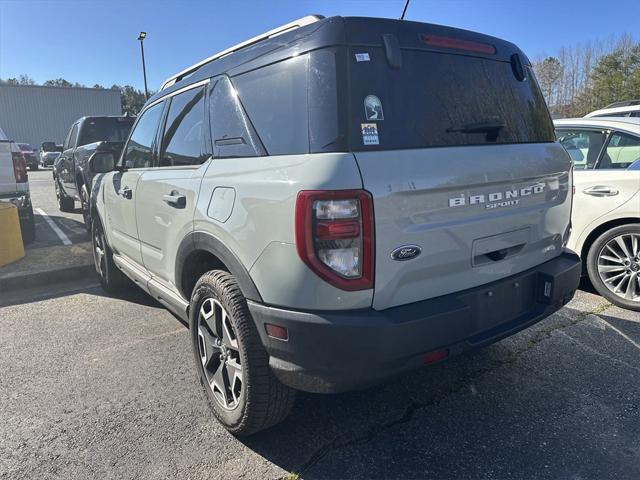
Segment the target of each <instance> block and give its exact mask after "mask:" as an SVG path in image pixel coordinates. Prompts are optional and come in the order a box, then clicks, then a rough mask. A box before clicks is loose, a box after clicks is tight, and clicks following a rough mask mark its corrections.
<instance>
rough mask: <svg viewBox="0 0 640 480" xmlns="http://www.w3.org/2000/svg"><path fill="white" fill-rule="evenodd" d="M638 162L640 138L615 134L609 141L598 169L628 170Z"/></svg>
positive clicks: (639, 157)
mask: <svg viewBox="0 0 640 480" xmlns="http://www.w3.org/2000/svg"><path fill="white" fill-rule="evenodd" d="M637 160H640V138H638V137H634V136H631V135H627V134H626V133H620V132H615V133H614V134H613V135H611V138H610V139H609V143H608V144H607V149H606V150H605V152H604V155H603V156H602V159H601V160H600V162H599V163H598V168H599V169H610V168H628V167H629V166H631V165H632V164H633V163H635V162H636V161H637Z"/></svg>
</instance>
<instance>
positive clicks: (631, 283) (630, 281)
mask: <svg viewBox="0 0 640 480" xmlns="http://www.w3.org/2000/svg"><path fill="white" fill-rule="evenodd" d="M598 273H599V274H600V278H601V279H602V281H603V283H604V284H605V285H606V287H607V288H608V289H609V290H611V291H612V292H613V293H614V294H615V295H617V296H618V297H621V298H623V299H625V300H631V301H634V302H640V234H634V233H630V234H626V235H619V236H617V237H615V238H613V239H612V240H609V241H608V242H607V243H606V244H605V246H604V247H603V248H602V249H601V250H600V253H599V254H598Z"/></svg>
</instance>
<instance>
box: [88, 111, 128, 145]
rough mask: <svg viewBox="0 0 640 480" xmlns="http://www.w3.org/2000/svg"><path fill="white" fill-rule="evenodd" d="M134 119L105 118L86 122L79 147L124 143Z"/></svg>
mask: <svg viewBox="0 0 640 480" xmlns="http://www.w3.org/2000/svg"><path fill="white" fill-rule="evenodd" d="M133 121H134V118H119V117H105V118H92V119H89V120H86V121H85V122H84V124H83V126H82V132H81V134H80V139H79V140H78V145H87V144H89V143H94V142H124V141H125V140H126V139H127V137H128V136H129V131H130V130H131V126H132V125H133Z"/></svg>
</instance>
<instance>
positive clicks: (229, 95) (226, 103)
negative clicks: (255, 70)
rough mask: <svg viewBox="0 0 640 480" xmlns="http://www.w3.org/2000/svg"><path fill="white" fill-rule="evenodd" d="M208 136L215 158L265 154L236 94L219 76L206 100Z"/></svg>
mask: <svg viewBox="0 0 640 480" xmlns="http://www.w3.org/2000/svg"><path fill="white" fill-rule="evenodd" d="M209 118H210V119H211V138H212V139H213V147H214V152H215V155H216V157H222V158H225V157H255V156H260V155H265V151H264V148H263V147H262V144H261V143H260V140H259V139H258V137H257V135H256V133H255V131H254V129H253V127H252V126H251V123H250V122H249V119H248V118H247V116H246V114H245V112H244V110H243V108H242V105H241V104H240V101H239V100H238V94H237V93H236V91H235V90H234V88H233V86H232V85H231V82H230V81H229V79H228V78H227V77H221V78H220V79H219V80H218V81H217V82H216V84H215V86H214V87H213V91H212V92H211V98H210V99H209Z"/></svg>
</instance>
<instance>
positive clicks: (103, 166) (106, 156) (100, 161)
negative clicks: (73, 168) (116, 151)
mask: <svg viewBox="0 0 640 480" xmlns="http://www.w3.org/2000/svg"><path fill="white" fill-rule="evenodd" d="M115 168H116V159H115V157H114V156H113V153H108V152H98V153H96V154H95V155H94V156H93V157H91V158H90V159H89V170H90V171H91V173H108V172H111V171H113V170H115Z"/></svg>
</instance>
